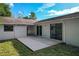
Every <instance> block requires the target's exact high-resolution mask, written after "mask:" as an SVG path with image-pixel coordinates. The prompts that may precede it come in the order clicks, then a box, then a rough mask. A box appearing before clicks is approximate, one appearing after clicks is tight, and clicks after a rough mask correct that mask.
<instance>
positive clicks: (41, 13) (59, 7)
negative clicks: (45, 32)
mask: <svg viewBox="0 0 79 59" xmlns="http://www.w3.org/2000/svg"><path fill="white" fill-rule="evenodd" d="M9 5H10V8H11V12H12V15H13V17H17V16H18V15H19V14H22V15H23V16H28V15H30V12H31V11H32V12H35V13H36V16H37V20H43V19H47V18H51V17H57V16H61V15H65V14H69V13H74V12H78V11H79V3H12V4H9Z"/></svg>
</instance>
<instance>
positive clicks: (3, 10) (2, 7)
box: [0, 3, 11, 16]
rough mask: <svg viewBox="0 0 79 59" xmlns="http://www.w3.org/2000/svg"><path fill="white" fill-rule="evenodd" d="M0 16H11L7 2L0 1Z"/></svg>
mask: <svg viewBox="0 0 79 59" xmlns="http://www.w3.org/2000/svg"><path fill="white" fill-rule="evenodd" d="M0 16H11V11H10V8H9V5H8V4H4V3H0Z"/></svg>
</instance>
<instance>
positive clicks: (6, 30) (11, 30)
mask: <svg viewBox="0 0 79 59" xmlns="http://www.w3.org/2000/svg"><path fill="white" fill-rule="evenodd" d="M6 26H8V27H7V28H8V29H6ZM9 26H11V28H12V29H9V28H10V27H9ZM13 31H14V26H13V25H9V24H4V32H13Z"/></svg>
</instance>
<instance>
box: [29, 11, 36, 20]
mask: <svg viewBox="0 0 79 59" xmlns="http://www.w3.org/2000/svg"><path fill="white" fill-rule="evenodd" d="M29 18H30V19H34V20H35V19H36V14H35V13H34V12H31V13H30V15H29Z"/></svg>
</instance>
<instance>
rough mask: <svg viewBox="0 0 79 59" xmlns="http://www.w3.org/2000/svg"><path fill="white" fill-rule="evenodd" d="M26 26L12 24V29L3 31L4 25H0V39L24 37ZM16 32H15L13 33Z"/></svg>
mask: <svg viewBox="0 0 79 59" xmlns="http://www.w3.org/2000/svg"><path fill="white" fill-rule="evenodd" d="M26 28H27V27H26V26H16V25H14V30H13V31H7V32H6V31H4V25H0V40H5V39H12V38H17V37H26V36H27V30H26ZM15 32H16V33H15Z"/></svg>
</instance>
